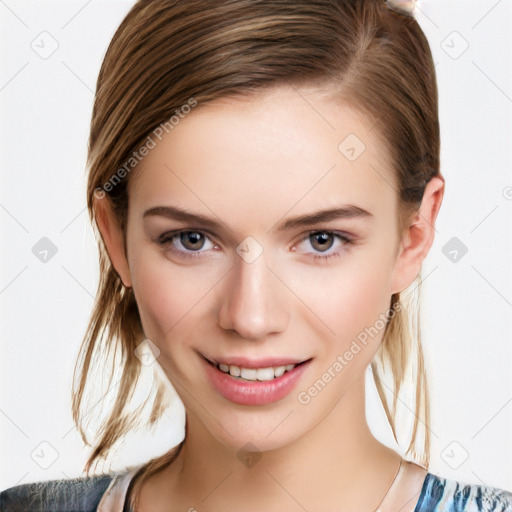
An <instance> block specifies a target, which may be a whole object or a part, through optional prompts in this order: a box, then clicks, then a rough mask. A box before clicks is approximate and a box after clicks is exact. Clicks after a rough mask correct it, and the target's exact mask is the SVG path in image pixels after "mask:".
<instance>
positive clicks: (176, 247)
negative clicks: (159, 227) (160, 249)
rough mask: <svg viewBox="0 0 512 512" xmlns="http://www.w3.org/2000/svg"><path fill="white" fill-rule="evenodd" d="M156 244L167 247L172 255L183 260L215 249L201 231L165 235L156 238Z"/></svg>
mask: <svg viewBox="0 0 512 512" xmlns="http://www.w3.org/2000/svg"><path fill="white" fill-rule="evenodd" d="M158 244H159V245H162V246H169V249H170V250H171V251H172V252H173V253H175V254H177V255H178V256H180V257H185V258H187V257H192V258H193V257H195V256H199V255H200V254H202V253H203V252H206V251H207V250H209V249H214V248H215V247H216V245H215V244H214V243H213V242H212V241H211V240H210V238H209V237H208V236H207V235H206V234H205V233H203V232H201V231H179V232H175V233H165V234H163V235H161V236H160V237H159V238H158ZM202 249H204V250H202Z"/></svg>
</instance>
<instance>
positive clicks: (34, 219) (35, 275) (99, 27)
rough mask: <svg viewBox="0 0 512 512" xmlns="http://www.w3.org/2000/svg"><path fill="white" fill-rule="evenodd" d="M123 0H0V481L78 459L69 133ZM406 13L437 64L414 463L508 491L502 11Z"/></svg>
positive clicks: (81, 232) (509, 103) (159, 443)
mask: <svg viewBox="0 0 512 512" xmlns="http://www.w3.org/2000/svg"><path fill="white" fill-rule="evenodd" d="M132 3H133V2H132V1H126V0H125V1H120V0H115V1H114V0H109V1H108V2H107V1H101V2H100V1H99V0H89V1H84V0H82V1H74V0H73V1H70V0H68V1H66V2H64V1H58V2H57V1H54V2H51V1H48V0H46V1H41V0H37V1H35V0H34V1H27V0H0V16H1V23H0V34H1V36H0V37H1V38H2V46H1V52H2V53H1V61H0V62H1V68H0V69H1V76H0V102H1V107H2V117H1V124H0V126H1V128H0V129H1V134H0V144H1V158H2V160H1V163H2V173H1V185H0V187H1V188H0V225H1V228H2V230H1V256H2V266H1V274H0V301H1V310H0V311H1V324H2V328H1V335H2V338H1V343H2V347H1V350H2V355H1V363H0V364H1V367H0V379H1V382H0V384H1V388H0V389H1V392H0V432H1V446H0V451H1V457H0V461H1V462H0V464H1V470H0V489H3V488H6V487H9V486H12V485H16V484H19V483H25V482H31V481H38V480H48V479H54V478H67V477H73V476H78V475H80V474H81V471H82V467H83V464H84V462H85V457H86V453H87V452H86V450H85V449H84V448H82V446H81V442H80V439H79V437H78V435H77V433H76V431H75V430H74V428H73V423H72V420H71V414H70V388H71V377H72V371H73V366H74V362H75V358H76V355H77V351H78V347H79V344H80V341H81V339H82V336H83V334H84V332H85V328H86V325H87V321H88V318H89V314H90V311H91V308H92V305H93V301H94V293H95V290H96V284H97V278H98V275H97V253H96V245H95V240H94V236H93V233H92V229H91V227H90V225H89V221H88V216H87V210H86V208H85V158H86V144H87V137H88V129H89V122H90V115H91V110H92V102H93V97H94V94H93V91H94V87H95V82H96V77H97V73H98V71H99V67H100V64H101V60H102V58H103V55H104V52H105V50H106V48H107V45H108V43H109V41H110V39H111V37H112V35H113V33H114V31H115V29H116V28H117V26H118V24H119V23H120V22H121V20H122V18H123V17H124V15H125V14H126V13H127V11H128V10H129V8H130V7H131V5H132ZM419 9H420V10H419V12H418V20H419V22H420V23H421V25H422V27H423V28H424V30H425V31H426V33H427V36H428V38H429V41H430V43H431V46H432V51H433V54H434V60H435V62H436V69H437V72H438V81H439V90H440V114H441V128H442V173H443V175H444V176H445V178H446V195H445V199H444V204H443V206H442V209H441V213H440V216H439V220H438V224H437V231H438V232H437V235H436V241H435V243H434V246H433V248H432V251H431V254H430V255H429V257H428V259H427V261H426V263H425V265H424V271H423V276H424V284H423V302H422V314H423V319H424V321H423V327H424V331H423V343H424V345H425V351H426V358H427V364H428V369H429V371H430V373H431V382H432V384H431V399H432V406H433V421H432V442H433V447H432V463H431V467H430V471H431V472H433V473H436V474H440V475H441V476H445V477H447V478H453V479H458V480H461V481H466V482H468V483H470V482H471V483H484V484H487V485H493V486H496V487H501V488H504V489H508V490H512V464H511V461H512V435H511V433H512V380H511V377H510V376H511V375H512V343H511V342H512V339H511V332H512V279H511V274H512V272H511V264H510V262H511V261H512V247H511V233H512V231H511V227H512V226H511V225H512V222H511V211H512V200H511V199H512V176H511V172H510V169H511V164H512V161H511V160H512V156H511V151H510V147H511V143H510V141H511V140H512V133H511V132H512V128H511V120H512V76H511V62H512V55H511V48H512V45H511V35H510V33H511V30H510V19H512V5H511V3H510V2H508V1H506V0H501V1H497V0H490V1H487V0H486V1H483V0H478V1H468V0H464V1H462V0H459V1H453V0H452V1H447V0H435V1H426V2H422V4H421V5H420V7H419ZM42 32H46V33H45V34H42V35H41V33H42ZM41 41H43V42H41ZM52 45H54V46H56V45H58V48H56V51H55V52H54V53H53V54H52V55H50V56H48V55H43V56H44V57H47V58H41V56H40V53H44V52H45V51H46V52H49V51H50V50H51V49H52ZM466 46H467V48H466ZM43 47H44V48H43ZM38 52H39V54H38ZM43 237H47V238H49V239H50V240H51V241H52V243H53V244H55V246H56V248H57V253H56V254H55V255H54V256H53V257H52V258H51V259H49V261H47V262H46V263H43V262H41V261H40V260H39V259H38V258H36V256H35V255H34V254H33V252H32V248H33V247H34V245H35V244H36V243H37V242H38V241H39V240H40V239H41V238H43ZM453 237H457V238H458V239H459V240H460V242H462V243H463V244H464V245H465V246H466V247H467V249H468V252H467V254H465V255H464V256H463V257H462V258H459V259H458V261H456V262H452V261H450V259H449V258H448V257H447V256H445V254H444V253H443V247H445V244H447V243H448V241H449V240H450V239H452V238H453ZM460 242H457V243H459V244H460ZM448 248H450V246H448ZM450 250H451V249H450ZM445 252H448V249H445ZM460 254H461V253H460V251H459V255H460ZM368 397H369V401H368V416H369V422H370V425H371V426H372V429H375V434H376V435H377V437H379V438H381V439H382V440H383V441H385V442H388V443H390V445H391V446H393V445H392V443H391V441H390V438H389V432H387V433H386V429H385V428H384V421H383V413H382V410H381V409H380V408H379V407H378V405H377V403H376V401H375V395H374V391H373V390H372V389H371V388H370V389H369V390H368ZM174 413H176V414H177V419H175V420H172V421H171V417H172V415H173V414H174ZM182 426H183V411H182V409H181V408H180V404H177V405H176V409H173V410H172V411H170V413H169V414H168V417H167V419H166V420H165V421H164V422H162V425H161V427H160V428H159V430H157V431H156V432H155V434H154V435H153V436H152V437H149V436H147V435H146V436H145V437H139V438H138V439H137V440H132V441H131V443H127V444H126V445H125V448H124V450H123V451H121V452H120V453H119V454H118V456H117V459H116V460H115V463H114V464H113V466H112V467H113V468H114V469H116V468H118V469H119V468H124V467H125V466H126V465H130V464H135V463H139V462H142V461H144V460H145V459H146V458H147V457H148V456H152V455H153V454H157V453H161V452H163V451H165V450H167V449H168V448H169V447H170V446H172V445H173V444H175V443H177V442H178V441H179V440H180V439H181V435H182ZM41 443H43V444H41ZM466 457H467V459H466ZM46 466H47V467H46Z"/></svg>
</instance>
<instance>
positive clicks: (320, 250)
mask: <svg viewBox="0 0 512 512" xmlns="http://www.w3.org/2000/svg"><path fill="white" fill-rule="evenodd" d="M302 242H308V243H309V244H310V245H311V247H313V252H312V253H310V254H311V257H313V258H314V259H315V260H320V261H325V260H327V259H328V258H332V257H339V256H341V254H342V253H343V252H344V251H345V250H346V249H347V246H348V245H349V244H351V243H352V242H353V240H352V239H351V238H350V237H349V236H348V235H347V234H345V233H338V232H333V231H312V232H310V233H309V234H308V235H307V236H305V237H304V238H303V239H302ZM333 247H334V249H333V250H332V251H331V250H330V249H332V248H333Z"/></svg>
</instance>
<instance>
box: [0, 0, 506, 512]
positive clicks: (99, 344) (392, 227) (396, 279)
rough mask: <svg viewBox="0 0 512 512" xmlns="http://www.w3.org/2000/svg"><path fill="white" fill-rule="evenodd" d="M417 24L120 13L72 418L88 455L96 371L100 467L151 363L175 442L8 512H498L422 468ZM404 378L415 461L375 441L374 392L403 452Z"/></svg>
mask: <svg viewBox="0 0 512 512" xmlns="http://www.w3.org/2000/svg"><path fill="white" fill-rule="evenodd" d="M411 12H412V11H411V2H393V3H392V4H390V3H386V2H384V1H383V0H362V1H361V0H358V1H355V0H352V1H350V0H321V1H320V0H293V1H291V0H218V1H215V2H212V1H210V0H187V1H186V2H179V1H176V0H140V1H139V2H137V4H136V5H135V6H134V7H133V8H132V10H131V11H130V12H129V14H128V15H127V16H126V18H125V20H124V21H123V22H122V24H121V26H120V27H119V29H118V31H117V32H116V34H115V36H114V38H113V40H112V42H111V45H110V47H109V49H108V51H107V54H106V56H105V60H104V63H103V66H102V69H101V71H100V75H99V79H98V84H97V90H96V101H95V106H94V112H93V119H92V126H91V134H90V145H89V169H90V172H89V182H88V190H87V194H88V195H87V198H88V207H89V212H90V215H91V219H92V221H93V225H95V226H97V228H98V230H99V234H100V271H101V278H100V285H99V290H98V298H97V301H96V305H95V309H94V311H93V316H92V319H91V323H90V326H89V329H88V331H87V333H86V337H85V340H84V345H83V351H82V354H81V357H80V360H79V366H78V376H79V379H78V384H77V387H76V389H75V390H74V414H75V419H76V421H77V425H78V427H79V429H81V432H82V434H83V435H84V437H85V434H84V425H83V420H84V419H85V416H86V412H87V411H86V407H85V405H84V404H85V403H86V396H87V393H88V392H89V391H90V386H91V385H92V386H94V385H95V382H91V376H92V375H93V372H98V371H100V372H102V371H104V373H105V374H107V375H110V384H112V385H117V387H116V388H115V389H117V395H116V398H115V400H114V403H113V407H112V411H111V414H110V415H109V416H108V417H107V418H106V420H105V422H104V424H103V425H102V428H101V430H100V432H99V435H98V437H97V440H96V443H95V446H94V449H93V451H92V454H91V457H90V459H89V463H88V467H87V469H90V468H91V467H92V465H93V464H94V463H95V462H97V461H98V460H100V459H102V458H105V457H106V456H108V454H109V451H110V450H111V449H112V448H113V447H114V446H115V445H116V442H118V441H119V440H120V439H121V438H122V437H123V435H124V434H125V433H126V432H127V431H128V430H129V429H130V427H131V425H132V424H133V423H134V421H136V419H137V417H138V413H139V412H140V411H139V410H138V409H137V410H136V411H135V412H133V411H130V407H129V405H130V400H131V398H132V397H133V393H134V391H135V389H136V387H137V382H138V377H139V375H140V372H141V368H142V366H144V365H149V364H151V363H152V361H154V360H156V361H157V362H158V364H159V366H160V367H161V369H162V370H163V372H164V373H165V375H166V377H167V379H168V382H165V383H160V388H159V389H158V392H157V393H156V394H155V396H154V400H153V403H152V414H151V421H152V422H154V421H156V420H157V419H158V417H159V416H160V415H161V412H162V407H163V403H164V400H163V396H164V393H165V388H166V387H168V386H169V383H170V384H172V386H173V387H174V388H175V390H176V391H177V393H178V394H179V396H180V398H181V400H182V401H183V404H184V406H185V409H186V415H187V416H186V429H185V430H186V432H185V438H184V440H183V441H182V442H181V443H180V444H179V445H178V446H176V447H173V448H172V449H171V450H170V451H169V452H168V453H167V454H165V455H164V456H162V457H159V458H156V459H153V460H150V461H149V462H148V463H147V464H144V465H142V466H140V467H136V468H134V469H133V470H132V471H129V472H127V473H124V474H121V475H115V476H114V475H103V476H93V477H88V478H83V479H80V480H63V481H54V482H45V483H35V484H25V485H21V486H17V487H14V488H11V489H8V490H7V491H4V492H3V493H2V494H1V510H2V511H5V512H10V511H15V510H52V511H57V510H59V511H63V510H66V511H72V510H73V511H78V510H80V511H93V510H99V511H102V512H106V511H109V512H114V511H116V512H126V511H133V512H164V511H165V512H171V511H172V512H174V511H187V510H188V511H195V510H197V511H201V512H221V511H222V512H226V511H235V510H236V511H243V512H253V511H254V512H255V511H261V510H265V511H269V512H274V511H283V510H286V511H304V510H307V511H315V510H326V511H339V510H349V511H360V512H363V511H370V512H373V511H377V510H379V511H381V512H384V511H389V512H391V511H394V512H396V511H398V510H400V511H404V512H405V511H410V512H412V511H415V512H420V511H422V512H430V511H432V512H433V511H440V510H454V511H455V510H457V511H463V510H468V511H469V510H471V511H477V510H478V511H498V510H500V511H503V510H512V494H510V493H508V492H507V491H504V490H500V489H496V488H493V487H486V486H479V485H465V484H463V483H460V482H457V481H452V480H447V479H445V478H442V477H439V476H435V475H433V474H432V473H430V472H429V471H428V463H429V453H428V450H429V436H428V432H429V428H428V425H429V405H428V394H427V386H426V376H425V370H424V366H423V357H422V350H421V343H420V338H419V331H418V330H417V311H416V310H415V309H414V307H413V305H414V301H411V300H410V298H411V297H414V293H415V291H417V284H418V283H417V278H418V276H419V274H420V270H421V265H422V262H423V260H424V259H425V257H426V255H427V253H428V251H429V249H430V247H431V245H432V242H433V238H434V231H435V229H434V226H435V221H436V217H437V213H438V211H439V208H440V206H441V202H442V197H443V191H444V179H443V177H442V176H441V174H440V170H439V147H440V141H439V123H438V111H437V88H436V79H435V73H434V66H433V62H432V58H431V53H430V49H429V46H428V43H427V41H426V39H425V36H424V35H423V33H422V31H421V29H420V27H419V25H418V24H417V22H416V21H415V20H414V18H413V16H412V14H411ZM115 355H117V360H121V370H122V371H121V377H120V379H119V381H117V382H114V379H113V375H115V370H114V369H113V368H115V363H116V358H115ZM413 356H414V357H413ZM101 365H105V368H103V366H101ZM109 365H110V366H109ZM411 367H412V368H413V369H414V373H415V381H414V384H415V397H416V400H415V404H414V408H415V417H414V424H413V433H412V437H411V439H410V442H409V446H408V448H407V450H406V453H408V454H410V455H411V459H412V460H407V459H405V458H402V456H401V455H400V454H398V453H397V452H395V451H394V450H392V449H390V448H388V447H387V446H385V445H384V444H382V443H381V442H379V441H378V440H377V439H376V438H375V437H374V436H373V434H372V433H371V431H370V429H369V427H368V425H367V422H366V417H365V375H366V372H367V371H371V372H372V374H373V378H374V380H375V384H376V387H377V390H378V392H379V395H380V397H381V399H382V401H383V406H384V408H385V411H386V413H387V415H388V419H389V421H390V425H391V427H392V429H393V433H395V431H396V427H397V425H395V411H396V404H397V399H398V396H399V393H400V390H401V388H402V386H403V383H404V379H405V377H406V374H407V373H408V372H409V371H410V368H411ZM386 372H388V373H389V374H390V375H391V380H390V382H391V392H392V393H391V395H392V402H393V404H392V405H391V404H390V403H389V399H388V397H389V393H386V391H387V389H388V386H387V384H386V379H385V377H386ZM422 426H423V427H424V439H423V451H420V450H418V449H417V446H416V445H417V444H418V443H417V440H418V437H419V429H420V428H421V427H422Z"/></svg>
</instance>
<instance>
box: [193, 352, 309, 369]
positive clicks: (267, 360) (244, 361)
mask: <svg viewBox="0 0 512 512" xmlns="http://www.w3.org/2000/svg"><path fill="white" fill-rule="evenodd" d="M203 357H204V358H205V359H206V360H207V361H208V362H210V363H212V364H214V365H219V364H226V365H228V366H238V367H242V368H270V367H274V368H275V367H277V366H286V365H288V364H293V365H297V364H300V363H304V362H306V361H309V359H311V358H309V359H292V358H290V357H264V358H260V359H250V358H248V357H244V356H225V357H220V358H218V359H216V358H213V357H206V356H205V355H203Z"/></svg>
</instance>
